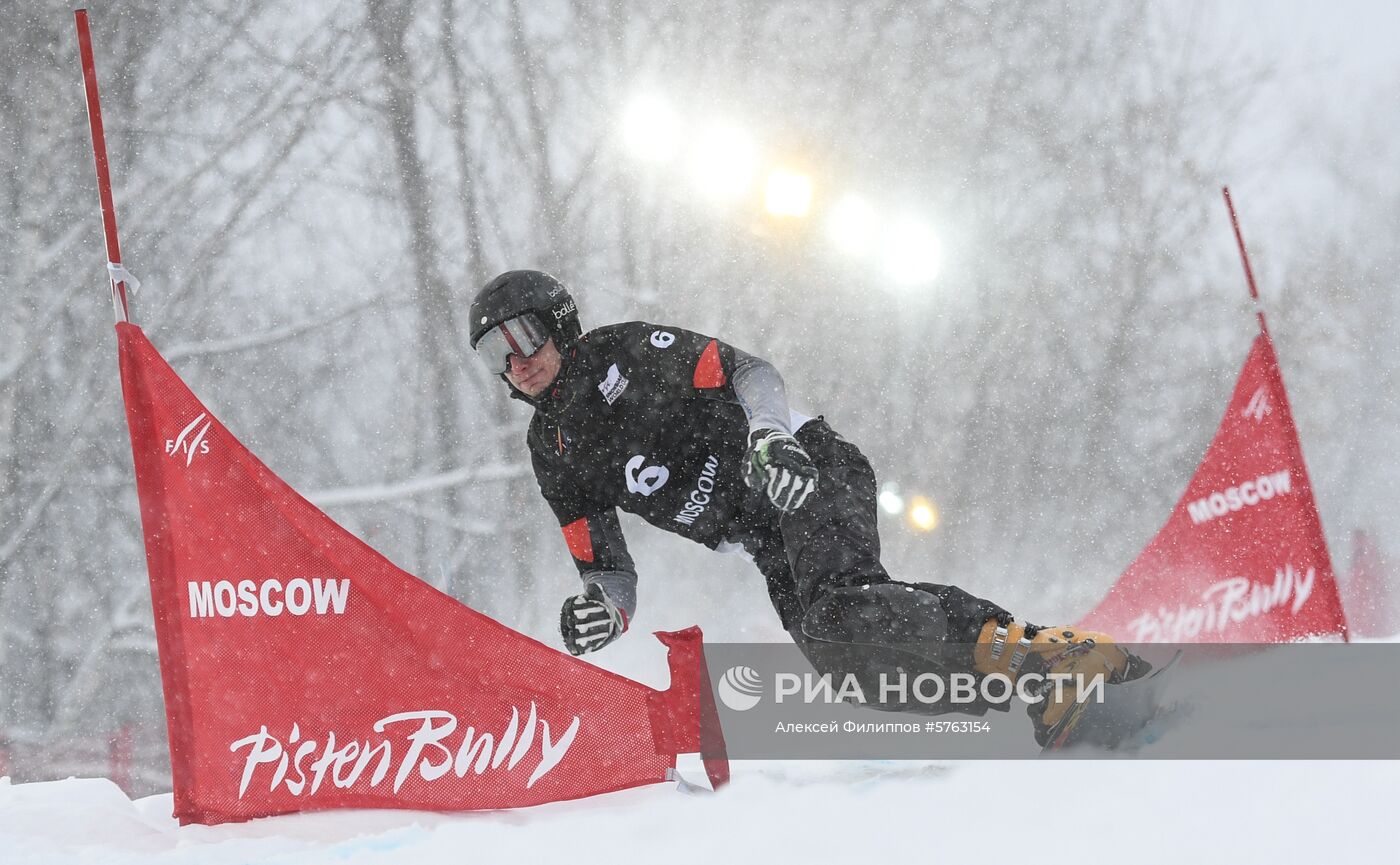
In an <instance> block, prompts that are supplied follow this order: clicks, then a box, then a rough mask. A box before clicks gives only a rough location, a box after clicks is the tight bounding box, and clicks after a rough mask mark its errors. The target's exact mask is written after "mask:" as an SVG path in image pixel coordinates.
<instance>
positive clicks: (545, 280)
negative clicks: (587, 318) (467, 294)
mask: <svg viewBox="0 0 1400 865" xmlns="http://www.w3.org/2000/svg"><path fill="white" fill-rule="evenodd" d="M525 313H534V314H535V316H536V317H537V318H538V319H539V321H540V324H542V325H544V327H545V329H546V330H547V331H549V334H550V336H552V337H553V338H554V343H555V345H556V347H558V348H560V349H562V348H563V347H564V346H566V345H568V344H569V343H571V342H573V341H574V340H576V339H578V338H579V337H580V336H582V335H583V328H582V327H581V326H580V325H579V321H578V304H576V303H574V299H573V297H572V296H570V294H569V290H568V289H567V288H565V287H564V283H562V282H560V281H559V280H557V279H555V278H554V277H552V276H550V275H549V274H547V273H544V272H543V271H539V270H510V271H506V272H505V273H503V274H501V275H500V276H498V277H496V278H495V279H493V280H491V281H490V282H488V283H486V287H485V288H483V289H482V290H481V291H479V292H477V294H476V299H475V300H473V301H472V308H471V346H472V348H473V349H474V348H476V344H477V342H479V341H480V340H481V338H482V337H483V336H484V335H485V334H486V332H487V331H489V330H490V329H491V328H493V327H495V326H496V325H498V324H500V323H501V322H503V321H509V320H510V319H512V318H515V317H516V316H518V315H524V314H525Z"/></svg>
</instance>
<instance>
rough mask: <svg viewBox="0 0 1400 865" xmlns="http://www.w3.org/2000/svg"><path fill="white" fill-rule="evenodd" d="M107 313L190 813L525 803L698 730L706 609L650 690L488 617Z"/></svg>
mask: <svg viewBox="0 0 1400 865" xmlns="http://www.w3.org/2000/svg"><path fill="white" fill-rule="evenodd" d="M117 334H118V342H119V347H120V353H121V375H122V390H123V392H124V395H125V399H126V407H127V422H128V424H129V426H130V430H131V442H132V452H133V455H134V457H135V463H136V480H137V491H138V494H139V496H140V500H141V521H142V526H143V529H144V532H145V538H146V556H147V564H148V567H149V571H150V581H151V598H152V603H153V606H154V609H155V622H156V636H157V640H158V643H159V650H160V665H161V675H162V679H163V683H164V688H165V700H166V709H167V715H168V726H169V733H170V756H171V767H172V774H173V776H174V788H175V816H177V817H178V818H180V820H181V821H182V822H202V823H219V822H224V821H228V820H242V819H247V818H250V817H259V816H265V815H269V814H279V813H286V812H292V811H307V810H319V809H327V808H414V809H427V810H463V809H488V808H491V809H494V808H511V807H517V806H523V805H534V804H538V803H542V802H549V801H554V800H560V799H573V798H578V797H582V796H589V795H592V794H595V793H602V792H606V791H610V790H620V789H623V788H626V787H634V786H637V785H641V784H648V783H653V782H658V781H663V780H666V779H667V778H668V777H669V776H670V774H671V773H670V770H671V769H673V768H674V766H675V760H676V754H677V753H690V752H696V751H699V750H701V749H700V731H699V718H700V717H701V714H702V703H703V702H704V699H705V698H706V697H707V696H709V689H708V684H707V683H708V678H707V677H705V673H704V669H703V664H704V659H703V655H702V651H701V638H700V632H699V630H698V629H696V628H691V629H688V630H687V631H681V632H678V633H674V634H659V635H658V636H660V637H661V638H662V640H663V641H664V642H665V643H666V644H667V646H668V647H669V650H670V654H669V661H670V668H671V687H670V688H669V689H668V690H666V691H657V690H654V689H652V688H649V687H646V686H645V685H642V684H640V683H637V682H634V681H631V680H630V679H626V678H623V677H621V676H617V675H614V674H612V673H608V672H606V671H603V670H600V669H598V668H596V667H594V666H592V665H590V664H587V663H584V662H582V661H579V660H577V659H574V658H571V657H569V656H568V655H566V654H564V653H563V652H560V651H557V650H555V649H552V648H549V647H547V646H544V645H543V644H540V643H538V642H535V641H534V640H531V639H529V638H528V637H525V636H524V635H522V634H519V633H517V632H515V631H513V630H511V629H510V628H507V627H505V626H504V625H501V624H500V623H498V622H495V621H493V620H491V619H489V618H487V617H486V616H484V615H482V614H480V613H478V612H476V611H474V610H472V609H470V608H468V607H466V606H464V605H463V604H461V603H459V602H458V601H456V600H455V599H453V598H451V597H449V596H447V595H445V594H442V593H441V592H438V591H437V590H435V589H433V588H432V587H431V586H429V585H427V584H426V583H424V582H422V581H421V580H419V579H417V578H416V577H414V576H412V575H411V574H408V573H407V572H405V571H403V570H401V569H399V568H397V567H395V566H394V565H393V564H392V563H391V562H389V561H388V560H387V559H385V558H384V557H383V556H381V555H380V554H379V553H377V552H375V551H374V550H373V549H371V548H370V547H369V546H367V545H366V544H364V543H363V542H361V541H360V540H359V539H357V538H356V537H354V536H353V535H351V534H350V533H349V532H347V531H346V530H344V529H343V528H341V527H340V526H338V525H337V524H336V523H335V522H333V521H332V520H331V519H330V518H329V517H327V516H326V515H325V514H323V513H321V512H320V511H319V510H317V509H316V508H315V507H314V506H313V505H311V504H310V503H309V502H307V501H306V500H305V499H304V498H302V497H301V496H300V495H298V494H297V493H296V492H295V491H294V490H293V489H292V488H291V487H289V486H288V485H287V484H286V483H285V482H283V481H282V480H281V479H280V478H278V477H277V476H276V475H274V474H273V473H272V472H271V471H270V470H269V469H268V468H267V467H266V466H265V465H263V464H262V463H261V462H260V461H258V459H257V458H256V457H254V456H253V455H252V453H250V452H249V451H248V450H247V449H246V448H245V447H244V446H243V445H242V444H240V443H239V442H238V440H237V439H235V438H234V437H233V436H232V435H231V434H230V433H229V431H228V430H227V429H226V428H225V427H224V426H223V424H221V423H220V422H219V420H218V419H217V418H215V417H214V416H213V415H212V414H211V413H210V412H209V410H208V409H207V408H205V406H204V405H203V404H201V403H200V401H199V400H198V399H197V398H196V397H195V396H194V394H193V393H192V392H191V391H190V390H189V388H188V387H187V386H186V385H185V383H184V382H183V381H181V380H180V378H179V376H177V375H176V374H175V372H174V370H172V369H171V368H170V366H169V364H167V363H166V361H165V359H164V358H162V357H161V356H160V354H159V353H158V352H157V351H156V349H155V348H154V347H153V346H152V345H151V343H150V342H149V340H147V339H146V336H145V334H143V333H142V332H141V330H140V329H139V328H137V327H136V326H135V325H131V324H126V323H122V324H118V325H117ZM709 714H713V713H712V711H711V712H710V713H709ZM714 735H717V733H716V731H708V730H707V736H714ZM706 744H707V747H706V749H705V750H706V752H707V753H708V754H710V755H715V759H714V760H713V761H712V762H710V763H708V764H707V768H709V769H710V772H711V780H712V781H714V782H715V783H716V784H718V783H722V782H723V781H724V780H725V778H726V777H727V769H728V767H727V765H726V764H725V763H724V762H723V759H722V758H721V757H720V756H718V755H722V753H723V751H722V743H720V742H719V740H711V739H710V738H708V737H707V740H706Z"/></svg>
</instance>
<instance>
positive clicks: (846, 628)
mask: <svg viewBox="0 0 1400 865" xmlns="http://www.w3.org/2000/svg"><path fill="white" fill-rule="evenodd" d="M796 437H797V440H798V441H799V442H800V443H801V444H802V447H803V448H804V449H806V451H807V453H808V454H810V455H811V457H812V460H813V462H815V463H816V465H817V469H818V471H819V472H820V477H819V478H818V481H817V488H816V490H815V491H814V492H813V493H812V494H811V495H809V496H808V498H807V501H806V502H805V503H804V504H803V506H802V507H801V508H799V509H797V510H796V511H793V512H791V513H788V514H781V515H780V514H779V513H778V511H777V510H776V509H775V508H773V507H771V506H768V505H766V504H763V505H761V506H758V507H755V508H752V509H751V510H752V511H754V512H756V513H758V514H760V515H761V516H760V517H758V518H757V519H754V518H747V519H744V520H743V525H742V527H741V529H740V531H739V532H738V534H739V535H740V536H741V537H742V538H743V540H744V545H745V547H746V548H747V549H748V551H749V552H750V553H752V554H753V556H754V561H755V562H756V563H757V564H758V568H759V570H760V571H761V572H762V573H763V576H764V578H765V579H766V580H767V583H768V594H769V597H770V598H771V599H772V601H773V606H774V607H775V608H776V609H777V611H778V615H779V617H780V618H781V619H782V623H783V627H784V628H785V629H786V630H787V631H788V633H789V634H790V635H791V636H792V638H793V640H794V641H795V642H796V643H797V645H798V646H799V647H800V648H801V649H802V653H803V654H804V655H805V656H806V657H807V659H808V661H809V662H811V664H812V665H813V667H815V668H816V670H817V672H818V673H831V674H832V675H833V676H836V677H837V679H838V681H839V680H840V679H841V678H844V676H845V675H847V674H854V675H855V676H856V677H857V680H858V681H859V683H860V685H861V688H862V690H863V691H864V693H865V694H867V695H870V694H879V693H881V689H880V687H879V675H880V673H882V672H885V673H890V674H894V673H895V671H896V670H898V671H902V672H904V673H906V674H907V675H908V676H909V678H910V679H911V680H912V679H913V678H914V677H916V676H918V675H920V674H921V673H925V672H928V673H933V674H935V675H940V676H947V675H948V674H950V673H959V672H972V648H971V647H972V644H974V643H976V641H977V635H978V633H979V632H980V631H981V629H982V626H983V625H984V624H985V623H986V621H987V620H988V619H990V618H996V617H1000V618H1003V619H1007V620H1009V619H1010V614H1009V613H1007V611H1006V610H1004V609H1002V608H1001V607H999V606H997V605H996V604H993V603H991V602H990V601H985V600H983V599H981V598H976V597H973V596H972V595H970V594H968V593H967V592H965V591H963V590H962V589H960V588H958V587H956V586H950V585H937V584H934V583H905V582H900V581H898V580H895V579H893V578H891V577H890V575H889V573H888V572H887V571H886V570H885V568H884V566H883V565H882V564H880V536H879V533H878V531H877V523H876V490H875V472H874V470H873V469H872V468H871V467H870V461H869V460H868V459H866V457H865V455H864V454H862V453H861V452H860V449H859V448H857V447H856V446H855V445H853V444H851V443H850V442H848V441H846V440H845V439H844V438H842V437H841V436H840V435H839V434H838V433H837V432H836V431H835V430H833V429H832V428H831V426H830V425H829V424H827V422H826V421H825V420H824V419H823V418H817V419H815V420H812V421H809V422H807V423H806V424H805V425H803V427H802V429H800V430H799V431H798V432H797V433H796ZM873 707H874V708H884V709H889V710H894V711H913V712H918V713H921V714H941V713H943V712H949V711H957V712H964V713H970V714H977V715H981V714H983V713H985V712H986V711H987V709H988V708H1000V709H1004V708H1005V707H1004V706H996V707H992V706H989V705H987V704H985V703H982V702H980V701H979V702H976V703H960V704H957V705H956V706H954V705H951V704H949V703H947V702H940V703H933V704H925V703H921V702H910V703H908V704H893V705H883V706H873Z"/></svg>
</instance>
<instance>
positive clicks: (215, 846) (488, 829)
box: [0, 637, 1400, 865]
mask: <svg viewBox="0 0 1400 865" xmlns="http://www.w3.org/2000/svg"><path fill="white" fill-rule="evenodd" d="M1397 641H1400V637H1392V638H1390V639H1389V640H1384V641H1379V642H1397ZM1329 657H1331V656H1329ZM1264 662H1265V661H1264V659H1263V658H1262V657H1261V656H1259V655H1246V656H1243V657H1241V658H1238V659H1236V660H1233V661H1230V662H1227V663H1228V665H1229V666H1230V667H1233V668H1235V669H1239V670H1245V671H1249V670H1251V669H1264V668H1263V667H1261V666H1260V665H1261V664H1263V663H1264ZM1266 675H1267V674H1266ZM1279 693H1280V694H1281V695H1284V696H1286V695H1287V693H1288V691H1287V689H1280V692H1279ZM1294 696H1296V693H1295V695H1294ZM1174 699H1185V700H1191V699H1192V695H1191V694H1179V695H1176V696H1175V697H1174ZM1193 702H1194V701H1193ZM1209 714H1210V711H1209V707H1207V706H1202V705H1196V706H1195V707H1194V710H1193V716H1194V717H1196V718H1198V719H1199V718H1204V717H1208V716H1209ZM1364 714H1365V715H1366V717H1364V718H1360V717H1336V716H1329V715H1327V714H1326V713H1325V712H1323V713H1312V712H1308V713H1303V714H1302V715H1293V716H1292V717H1294V718H1295V719H1298V720H1295V722H1294V723H1301V724H1306V725H1308V729H1310V730H1314V729H1315V728H1320V729H1321V731H1322V732H1324V733H1326V732H1327V731H1328V730H1331V731H1334V732H1335V734H1336V735H1338V736H1351V737H1356V736H1358V735H1360V733H1361V732H1363V731H1364V728H1366V727H1371V728H1376V727H1377V725H1379V729H1388V728H1387V727H1386V726H1385V725H1386V724H1387V723H1388V720H1387V719H1386V718H1385V717H1381V716H1380V713H1379V712H1365V713H1364ZM1218 720H1219V719H1217V721H1218ZM1248 728H1249V733H1250V735H1258V736H1264V737H1268V736H1276V737H1277V736H1285V735H1286V734H1287V733H1288V730H1287V729H1286V724H1284V723H1272V724H1271V723H1269V721H1268V715H1267V714H1265V715H1264V716H1263V717H1255V718H1254V719H1251V720H1250V721H1249V722H1248ZM1192 734H1193V733H1192V731H1190V730H1184V729H1176V730H1171V731H1168V732H1167V733H1166V735H1164V736H1163V738H1162V739H1161V740H1160V741H1158V742H1156V743H1154V744H1152V745H1149V746H1148V747H1147V748H1145V749H1144V750H1143V752H1142V753H1143V755H1145V756H1156V757H1162V758H1165V757H1169V756H1170V755H1171V753H1172V752H1173V750H1175V747H1179V746H1180V744H1181V740H1184V739H1187V738H1189V737H1190V736H1191V735H1192ZM1173 740H1177V744H1176V746H1174V745H1173ZM681 768H682V772H683V774H685V776H686V777H688V778H690V779H691V780H696V781H700V780H703V778H704V772H703V770H702V769H701V768H700V766H699V764H698V759H697V760H695V762H694V763H692V764H690V765H687V764H686V763H684V762H683V763H682V767H681ZM732 768H733V775H734V779H733V783H732V784H731V785H730V786H729V787H726V788H724V789H723V790H722V791H721V792H720V793H718V794H714V793H710V792H708V791H701V792H693V793H684V792H681V791H679V790H678V789H677V788H676V787H675V786H674V785H671V784H662V785H656V786H652V787H648V788H642V789H636V790H628V791H624V792H621V793H615V794H610V795H606V796H599V797H595V798H593V799H589V800H582V801H576V802H566V803H559V804H555V805H545V806H541V807H537V808H531V809H525V810H520V811H509V812H507V811H502V812H489V813H470V814H435V813H425V812H411V811H334V812H322V813H312V814H297V815H290V816H283V817H272V818H267V819H263V820H255V821H251V822H248V823H237V824H226V825H221V826H213V827H208V826H184V827H181V826H178V825H177V824H176V822H175V821H174V820H173V819H172V818H171V817H170V813H171V810H172V800H171V796H170V795H169V794H166V795H161V796H152V797H149V798H145V799H140V800H137V801H135V802H133V801H131V800H129V799H128V798H127V797H126V796H125V795H123V794H122V792H121V791H120V790H119V789H118V788H117V787H116V786H115V785H114V784H112V783H111V782H110V781H106V780H103V779H70V780H67V781H56V782H51V783H36V784H20V785H11V784H10V783H9V781H8V780H0V865H12V863H16V865H17V863H24V865H28V863H50V862H53V863H70V862H72V863H85V862H90V863H102V865H118V863H138V862H139V863H146V862H154V863H190V865H194V863H198V865H234V863H299V865H300V863H322V862H325V863H351V865H359V863H391V862H392V863H398V862H403V863H415V865H420V863H421V865H435V863H468V862H470V863H491V862H537V861H538V862H546V863H556V865H564V863H587V862H595V861H596V862H597V863H598V865H614V863H622V865H625V863H633V862H638V863H640V862H648V863H653V862H665V863H667V865H673V863H686V862H696V863H700V862H705V863H714V862H722V863H725V865H729V863H749V862H772V863H786V862H799V863H804V865H805V863H812V862H853V863H855V862H867V861H876V862H899V863H902V862H906V861H908V862H919V863H939V862H956V863H969V862H984V861H986V862H992V861H1021V857H1035V856H1041V855H1047V856H1055V857H1066V856H1075V857H1082V856H1090V857H1102V858H1103V859H1104V861H1105V862H1108V863H1113V865H1119V863H1130V865H1138V863H1156V862H1162V863H1173V865H1182V863H1183V862H1189V863H1191V865H1196V863H1223V862H1233V863H1255V862H1261V863H1262V862H1268V863H1270V865H1278V863H1292V862H1298V863H1303V862H1308V863H1330V862H1346V861H1350V860H1352V859H1353V857H1358V858H1359V857H1365V860H1366V861H1376V860H1379V861H1392V860H1393V859H1394V853H1393V849H1394V846H1395V845H1394V843H1393V842H1392V841H1390V840H1389V837H1388V835H1387V833H1386V831H1385V829H1386V827H1387V826H1388V825H1389V818H1390V816H1391V813H1392V812H1393V810H1394V803H1395V802H1396V801H1397V798H1400V762H1394V761H1371V762H1364V761H1349V762H1348V761H1309V760H1295V761H1288V762H1281V761H1200V760H1192V761H1187V760H1171V759H1154V760H1083V761H1063V760H1056V761H1035V760H1016V761H1010V760H1008V761H969V762H944V763H934V762H912V761H907V762H899V761H844V762H843V761H822V762H818V761H805V762H804V761H787V762H757V761H736V762H735V763H733V764H732ZM1088 861H1089V863H1090V865H1093V863H1094V862H1095V859H1092V858H1091V859H1089V860H1088Z"/></svg>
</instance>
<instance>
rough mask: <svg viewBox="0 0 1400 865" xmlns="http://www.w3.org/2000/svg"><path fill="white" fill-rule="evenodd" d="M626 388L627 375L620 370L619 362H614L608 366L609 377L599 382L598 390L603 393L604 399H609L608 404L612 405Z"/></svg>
mask: <svg viewBox="0 0 1400 865" xmlns="http://www.w3.org/2000/svg"><path fill="white" fill-rule="evenodd" d="M625 390H627V376H625V375H623V374H622V372H621V371H619V370H618V368H617V364H613V365H612V366H610V367H608V377H607V378H605V379H603V380H602V381H601V382H599V384H598V392H599V393H601V394H602V395H603V399H604V400H606V401H607V403H608V405H612V404H613V403H614V402H616V401H617V398H618V397H620V396H622V392H623V391H625Z"/></svg>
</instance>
